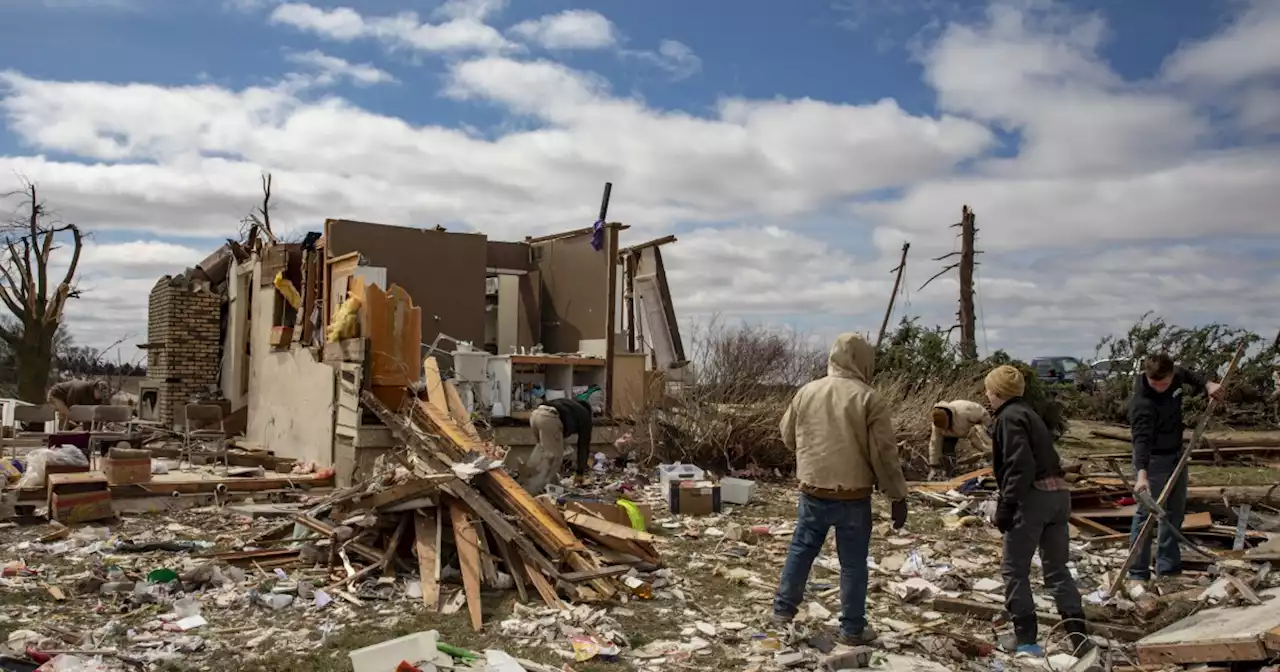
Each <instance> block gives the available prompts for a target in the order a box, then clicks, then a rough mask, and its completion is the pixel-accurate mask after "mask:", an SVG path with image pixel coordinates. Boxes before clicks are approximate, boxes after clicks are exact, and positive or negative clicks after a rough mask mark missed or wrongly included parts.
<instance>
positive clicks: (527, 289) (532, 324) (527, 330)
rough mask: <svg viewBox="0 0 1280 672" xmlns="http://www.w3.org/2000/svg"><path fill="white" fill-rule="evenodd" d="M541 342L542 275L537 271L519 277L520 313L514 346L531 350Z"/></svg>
mask: <svg viewBox="0 0 1280 672" xmlns="http://www.w3.org/2000/svg"><path fill="white" fill-rule="evenodd" d="M541 342H542V274H541V273H539V272H538V271H537V269H535V270H532V271H529V273H528V274H527V275H522V276H520V312H519V322H518V323H517V324H516V345H518V346H520V347H522V348H532V347H533V346H535V345H537V344H539V343H541Z"/></svg>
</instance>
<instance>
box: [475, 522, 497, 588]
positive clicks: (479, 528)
mask: <svg viewBox="0 0 1280 672" xmlns="http://www.w3.org/2000/svg"><path fill="white" fill-rule="evenodd" d="M471 524H472V525H474V526H475V528H476V541H477V543H479V544H480V576H481V578H483V579H484V583H485V584H486V585H489V586H497V585H498V566H497V563H495V562H494V561H493V556H494V554H493V552H492V551H490V550H489V535H488V534H485V531H484V523H482V522H475V521H473V522H472V523H471Z"/></svg>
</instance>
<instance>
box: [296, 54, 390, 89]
mask: <svg viewBox="0 0 1280 672" xmlns="http://www.w3.org/2000/svg"><path fill="white" fill-rule="evenodd" d="M285 58H286V59H287V60H289V61H290V62H291V63H295V64H298V65H301V66H305V67H307V68H311V69H313V70H315V71H316V72H317V73H318V74H317V77H318V78H319V79H318V82H317V83H318V84H322V85H327V84H331V83H333V82H336V81H338V80H339V79H343V78H346V79H350V80H351V81H352V82H354V83H355V84H357V85H361V86H370V85H373V84H391V83H395V82H396V81H397V80H396V78H395V77H394V76H392V75H391V73H389V72H387V71H385V70H382V69H380V68H377V67H374V66H373V65H371V64H369V63H351V62H348V61H347V60H345V59H342V58H338V57H337V56H330V55H328V54H325V53H323V52H320V51H316V50H312V51H305V52H301V53H299V52H290V53H288V54H286V55H285Z"/></svg>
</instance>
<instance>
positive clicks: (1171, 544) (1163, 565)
mask: <svg viewBox="0 0 1280 672" xmlns="http://www.w3.org/2000/svg"><path fill="white" fill-rule="evenodd" d="M1177 464H1178V454H1177V453H1173V454H1171V455H1152V456H1151V462H1150V464H1148V465H1147V480H1148V481H1149V482H1150V483H1151V497H1152V498H1154V499H1155V500H1156V501H1159V500H1160V493H1161V492H1163V491H1164V485H1165V483H1168V482H1169V477H1170V476H1172V475H1173V468H1174V466H1176V465H1177ZM1164 511H1165V513H1166V514H1168V521H1169V524H1170V525H1176V526H1177V527H1176V528H1174V529H1179V530H1180V529H1182V519H1183V518H1184V517H1185V516H1186V513H1187V470H1186V469H1183V470H1182V474H1180V475H1179V476H1178V481H1177V484H1175V485H1174V486H1173V490H1172V491H1170V492H1169V499H1168V501H1166V502H1165V503H1164ZM1146 519H1147V508H1146V507H1144V506H1142V505H1141V504H1139V505H1138V511H1137V513H1135V514H1134V516H1133V525H1132V526H1131V527H1130V528H1129V547H1130V548H1133V544H1134V543H1135V542H1136V541H1137V540H1138V530H1140V529H1142V523H1143V522H1145V521H1146ZM1180 571H1182V548H1181V547H1180V546H1179V545H1178V538H1177V537H1175V536H1173V531H1172V530H1171V529H1170V528H1169V525H1166V524H1165V522H1164V521H1160V527H1159V532H1157V534H1156V573H1157V574H1177V573H1178V572H1180ZM1129 578H1131V579H1138V580H1141V581H1146V580H1147V579H1150V578H1151V538H1150V537H1148V538H1147V543H1145V544H1143V545H1142V548H1140V549H1138V557H1137V558H1136V559H1134V561H1133V567H1131V568H1129Z"/></svg>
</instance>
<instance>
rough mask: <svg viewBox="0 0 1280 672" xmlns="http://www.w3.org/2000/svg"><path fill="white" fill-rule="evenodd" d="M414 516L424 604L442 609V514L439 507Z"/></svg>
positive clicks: (429, 609) (414, 543)
mask: <svg viewBox="0 0 1280 672" xmlns="http://www.w3.org/2000/svg"><path fill="white" fill-rule="evenodd" d="M410 515H412V516H413V523H414V535H415V537H414V541H413V548H414V550H415V551H416V552H417V554H418V575H419V580H420V581H421V583H422V604H423V606H425V607H426V608H427V610H428V611H439V609H440V516H439V509H421V510H419V511H418V512H417V513H416V514H410Z"/></svg>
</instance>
